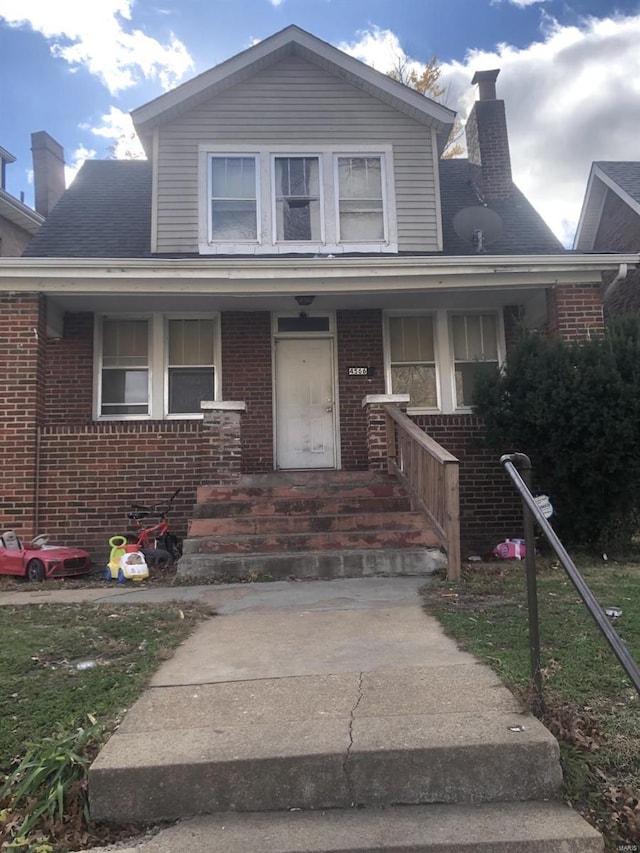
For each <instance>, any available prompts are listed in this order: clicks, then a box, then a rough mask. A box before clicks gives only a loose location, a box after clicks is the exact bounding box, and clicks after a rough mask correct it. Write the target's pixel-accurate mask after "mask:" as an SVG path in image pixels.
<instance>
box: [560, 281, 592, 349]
mask: <svg viewBox="0 0 640 853" xmlns="http://www.w3.org/2000/svg"><path fill="white" fill-rule="evenodd" d="M547 315H548V318H549V323H548V333H549V335H556V336H558V337H560V338H563V339H564V340H565V341H583V340H585V339H588V338H592V337H600V336H601V335H602V334H603V332H604V319H603V314H602V302H601V300H600V285H599V284H557V285H556V286H555V287H554V288H552V289H551V290H548V291H547Z"/></svg>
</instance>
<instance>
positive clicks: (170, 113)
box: [131, 26, 456, 137]
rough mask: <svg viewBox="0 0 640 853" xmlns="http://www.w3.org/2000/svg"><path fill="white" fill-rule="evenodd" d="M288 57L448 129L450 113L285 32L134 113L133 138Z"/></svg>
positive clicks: (301, 33)
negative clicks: (296, 57)
mask: <svg viewBox="0 0 640 853" xmlns="http://www.w3.org/2000/svg"><path fill="white" fill-rule="evenodd" d="M292 53H297V54H298V55H300V56H303V57H304V58H306V59H307V60H309V61H313V62H315V63H316V64H318V65H320V66H321V67H324V68H325V69H328V70H329V69H330V70H332V71H333V73H338V74H339V75H340V76H342V77H343V78H344V79H346V80H347V81H348V82H350V83H352V84H354V85H358V86H359V87H360V88H362V89H363V90H364V91H366V92H368V93H369V94H371V95H373V96H374V97H378V98H379V99H380V100H383V101H385V102H386V103H389V104H391V105H392V106H395V107H396V109H398V110H401V111H402V112H405V113H407V114H409V115H411V116H412V117H413V118H415V119H416V120H418V121H421V122H422V123H424V124H427V125H429V126H436V127H438V128H440V129H441V130H442V131H444V130H446V129H447V128H450V127H451V126H452V125H453V122H454V120H455V115H456V114H455V111H454V110H451V109H449V108H448V107H445V106H444V105H442V104H439V103H437V102H436V101H433V100H431V99H430V98H427V97H425V96H424V95H421V94H420V93H419V92H416V91H414V90H413V89H410V88H409V87H408V86H405V85H403V84H402V83H398V82H397V81H396V80H392V79H391V78H390V77H387V76H386V75H385V74H382V73H380V72H379V71H376V70H375V69H373V68H371V67H369V66H368V65H365V63H363V62H361V61H360V60H358V59H355V58H354V57H352V56H349V55H348V54H346V53H344V52H343V51H341V50H339V49H338V48H336V47H333V46H332V45H330V44H328V43H327V42H323V41H321V40H320V39H318V38H316V37H315V36H312V35H311V34H310V33H307V32H306V31H305V30H302V29H300V28H299V27H296V26H290V27H287V28H286V29H284V30H281V31H280V32H278V33H275V35H273V36H270V37H269V38H267V39H265V40H264V41H261V42H259V43H258V44H256V45H253V46H252V47H250V48H248V49H247V50H245V51H243V52H242V53H239V54H236V55H235V56H233V57H231V58H230V59H227V60H226V61H224V62H221V63H220V64H219V65H216V66H214V67H213V68H211V69H209V70H208V71H205V72H204V73H202V74H200V75H198V76H197V77H194V78H193V79H191V80H188V81H187V82H186V83H183V84H182V85H180V86H178V87H177V88H175V89H172V90H171V91H170V92H166V93H165V94H163V95H160V96H159V97H158V98H156V99H155V100H153V101H150V102H149V103H147V104H144V105H143V106H141V107H138V108H137V109H135V110H133V111H132V112H131V117H132V119H133V123H134V125H135V127H136V130H137V131H138V134H139V135H140V136H141V137H146V136H148V135H149V133H150V132H151V131H152V130H153V128H155V127H157V126H158V125H159V124H161V123H162V122H163V121H165V120H167V119H173V118H175V117H176V116H177V115H179V114H182V113H183V112H185V111H186V110H188V109H190V108H192V107H193V106H195V105H197V104H198V103H200V102H202V101H203V100H205V99H206V98H208V97H213V96H214V95H215V94H217V93H218V92H220V91H224V90H226V89H227V88H229V87H231V86H234V85H236V84H237V83H238V82H240V81H241V80H244V79H247V77H250V76H251V75H252V74H253V73H255V72H256V71H257V70H259V69H260V68H261V67H264V66H265V65H269V64H271V63H272V62H276V61H277V60H278V59H279V58H281V57H283V56H286V55H289V54H292Z"/></svg>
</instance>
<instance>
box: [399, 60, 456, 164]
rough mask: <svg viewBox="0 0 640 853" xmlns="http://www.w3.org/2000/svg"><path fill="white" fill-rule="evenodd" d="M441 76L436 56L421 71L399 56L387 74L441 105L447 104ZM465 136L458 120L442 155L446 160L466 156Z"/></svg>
mask: <svg viewBox="0 0 640 853" xmlns="http://www.w3.org/2000/svg"><path fill="white" fill-rule="evenodd" d="M441 75H442V68H441V67H440V64H439V63H438V58H437V56H435V55H434V56H432V57H431V59H430V60H429V61H428V62H426V63H425V64H424V65H423V66H422V68H421V69H420V70H419V71H417V70H416V68H415V67H410V63H409V60H408V59H407V57H401V56H398V57H397V59H396V63H395V65H394V66H393V68H392V69H391V70H390V71H388V72H387V76H388V77H391V79H392V80H397V81H398V83H403V84H404V85H405V86H409V88H410V89H415V90H416V92H420V94H421V95H424V96H425V97H426V98H431V99H432V100H434V101H438V102H439V103H445V102H446V97H447V90H446V88H445V87H444V86H441V85H440V77H441ZM463 134H464V128H463V127H462V125H461V124H460V121H459V120H458V119H456V120H455V122H454V125H453V127H452V129H451V133H450V134H449V138H448V139H447V144H446V145H445V147H444V151H443V153H442V156H443V157H444V158H445V159H448V158H450V157H460V156H461V155H462V154H464V151H465V149H464V145H463V144H462V138H463Z"/></svg>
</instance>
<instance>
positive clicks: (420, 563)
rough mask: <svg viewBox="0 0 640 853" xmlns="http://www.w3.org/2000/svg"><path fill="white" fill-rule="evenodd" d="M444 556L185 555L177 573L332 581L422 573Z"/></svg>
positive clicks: (419, 552) (402, 551) (421, 551)
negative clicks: (336, 579)
mask: <svg viewBox="0 0 640 853" xmlns="http://www.w3.org/2000/svg"><path fill="white" fill-rule="evenodd" d="M446 563H447V561H446V557H445V556H444V554H442V553H440V552H439V551H435V550H433V549H432V550H429V549H427V548H391V549H385V548H381V549H371V548H370V549H367V550H355V549H351V550H348V551H304V552H297V553H296V552H294V553H288V554H282V553H275V554H185V555H184V556H183V557H181V558H180V562H179V563H178V577H180V578H190V579H201V580H209V581H210V580H226V581H228V580H236V581H244V580H252V579H256V578H260V577H262V578H272V579H273V580H288V579H290V578H296V579H298V580H334V579H335V578H361V577H374V576H375V577H395V576H398V575H411V576H419V577H428V576H429V575H430V574H432V573H433V572H434V571H436V570H438V569H442V568H445V567H446Z"/></svg>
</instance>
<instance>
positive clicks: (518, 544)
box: [493, 539, 527, 560]
mask: <svg viewBox="0 0 640 853" xmlns="http://www.w3.org/2000/svg"><path fill="white" fill-rule="evenodd" d="M526 555H527V548H526V545H525V541H524V539H505V540H504V542H500V543H498V545H496V547H495V548H494V549H493V556H494V557H499V558H500V559H501V560H524V558H525V557H526Z"/></svg>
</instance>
